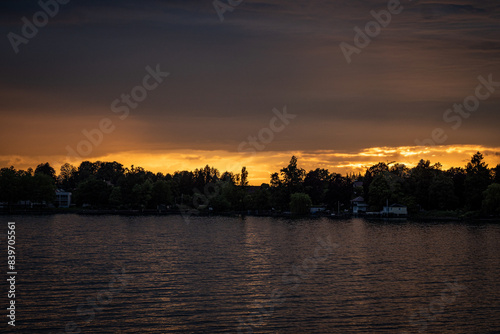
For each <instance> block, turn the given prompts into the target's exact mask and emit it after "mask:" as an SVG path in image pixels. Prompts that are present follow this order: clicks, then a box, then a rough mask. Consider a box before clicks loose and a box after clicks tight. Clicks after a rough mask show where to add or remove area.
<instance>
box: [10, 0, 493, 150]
mask: <svg viewBox="0 0 500 334" xmlns="http://www.w3.org/2000/svg"><path fill="white" fill-rule="evenodd" d="M401 4H402V6H403V7H404V10H403V11H402V12H401V13H400V14H398V15H393V16H392V19H391V22H390V24H389V25H388V26H387V27H385V28H383V29H381V31H380V34H379V35H378V36H376V37H374V38H373V40H372V41H371V43H370V45H368V46H367V47H366V48H363V49H362V50H360V53H359V54H353V56H352V57H353V62H352V63H351V64H350V65H348V64H347V62H346V60H345V58H344V55H343V54H342V51H341V50H340V47H339V43H340V42H347V43H350V44H353V39H354V30H353V29H354V27H355V26H358V27H361V28H364V26H365V24H366V23H367V22H369V21H371V20H374V18H373V17H372V15H371V14H370V11H371V10H375V11H380V10H384V9H386V7H387V2H384V1H382V2H381V1H375V0H370V1H361V0H349V1H348V0H342V1H326V0H324V1H323V0H318V1H305V2H291V1H283V0H280V1H273V2H270V1H264V0H256V1H243V2H242V3H241V4H240V5H239V6H237V7H235V8H234V10H233V11H232V12H226V13H225V14H224V17H225V20H224V22H220V21H219V18H218V16H217V14H216V11H215V9H214V8H213V5H212V2H211V1H185V0H183V1H181V0H178V1H159V0H158V1H154V0H147V1H140V2H138V1H118V0H116V1H106V2H102V1H70V2H69V3H68V4H67V5H61V6H60V11H59V13H58V14H57V15H56V16H55V17H54V18H51V19H50V22H49V23H48V24H47V26H45V27H43V28H40V30H39V32H38V34H37V36H36V37H34V38H33V39H30V40H29V42H28V44H26V45H24V44H22V45H20V52H19V54H15V53H14V52H13V49H12V47H11V45H10V43H9V40H8V39H7V38H6V37H4V38H3V42H2V43H1V45H0V48H1V49H0V50H1V52H0V70H1V72H2V76H1V77H0V115H1V116H0V117H2V123H1V125H0V131H1V132H2V133H3V136H5V138H7V137H8V138H13V139H15V140H14V142H17V143H19V144H18V145H19V146H17V147H7V146H3V147H1V150H0V154H14V153H15V152H23V154H30V152H31V153H32V154H35V153H37V154H38V152H40V151H43V152H44V154H50V153H53V154H61V153H63V152H61V151H64V147H65V145H75V143H76V142H78V140H79V138H81V131H82V130H83V129H85V128H89V127H91V126H93V124H96V122H98V121H99V119H100V118H103V117H110V118H112V119H113V120H116V121H117V130H116V132H114V133H113V134H110V135H109V136H108V137H107V138H106V141H105V142H104V143H103V145H102V146H100V147H99V148H98V149H96V154H98V153H99V154H101V153H102V154H104V153H105V152H106V150H109V151H119V150H121V149H122V148H121V146H120V145H123V146H126V147H128V148H130V147H133V148H141V147H142V148H143V149H145V150H148V149H158V148H160V149H174V148H175V149H189V148H191V149H206V150H209V149H223V150H228V151H236V150H237V147H238V144H239V143H240V142H241V141H242V140H245V138H247V137H248V136H249V135H255V134H257V133H258V131H259V130H260V129H262V128H263V127H266V126H268V124H269V121H270V119H271V117H273V114H272V112H271V110H272V109H273V108H275V107H276V108H279V109H280V108H281V107H282V106H284V105H287V106H288V108H289V110H290V112H292V113H294V114H297V115H298V116H297V119H296V120H294V121H293V122H292V124H291V125H290V127H287V129H286V131H283V132H282V133H280V134H279V135H276V137H275V139H274V141H273V142H272V143H270V144H269V145H268V146H267V147H266V150H269V151H276V152H277V151H287V150H293V149H300V150H304V151H307V150H321V149H336V150H347V151H349V150H359V149H362V148H364V147H371V146H394V145H410V144H412V143H413V142H414V140H415V138H423V137H425V136H428V135H429V133H430V132H431V131H432V130H433V129H434V128H436V127H442V128H445V129H446V130H447V131H449V133H450V135H449V138H450V139H449V144H482V145H492V146H495V145H496V144H498V136H497V135H496V133H497V130H496V128H495V127H496V124H498V123H499V121H500V116H499V114H498V112H497V111H498V107H499V106H500V101H499V97H498V96H500V95H498V94H499V92H496V93H495V95H494V96H492V97H491V98H490V99H489V100H488V101H486V102H484V104H482V106H481V109H480V110H479V111H478V112H477V113H476V114H474V116H473V117H471V118H470V119H467V120H464V123H463V125H462V127H461V128H460V129H459V130H457V131H453V130H450V129H449V125H448V124H446V123H444V122H443V113H444V111H445V110H446V109H447V108H450V107H451V106H452V105H453V104H454V103H461V102H462V101H463V100H464V98H466V97H467V96H468V95H470V94H473V92H474V89H475V87H476V85H477V84H478V82H477V77H478V76H479V75H483V76H486V75H488V74H490V73H492V74H493V78H495V80H498V81H500V72H499V69H500V66H499V65H500V64H499V59H500V57H499V56H500V48H499V45H500V40H499V37H498V31H499V30H500V20H499V17H500V16H499V15H500V5H499V4H496V3H494V2H477V1H444V0H443V1H413V2H412V3H410V2H408V1H401ZM39 10H40V7H39V5H38V4H37V2H35V1H32V2H31V1H22V2H21V1H5V2H1V3H0V13H1V14H0V34H1V35H3V36H7V34H8V33H9V32H15V33H20V31H21V27H22V22H21V18H22V17H23V16H25V17H27V18H31V17H32V16H33V14H34V13H35V12H36V11H39ZM156 64H160V66H161V68H162V69H163V70H164V71H168V72H170V73H171V75H170V76H169V77H168V78H167V79H166V80H165V82H164V83H162V84H161V85H160V86H159V87H158V88H157V89H155V90H154V91H151V92H149V93H148V98H147V99H146V100H145V101H143V102H141V103H140V105H139V107H138V108H137V109H134V110H133V112H132V113H131V115H130V117H129V118H128V119H126V120H124V121H123V122H121V121H118V120H117V117H116V115H115V114H114V113H113V112H112V111H111V109H110V104H111V102H112V101H114V100H115V99H116V98H118V97H120V95H121V94H123V93H129V92H130V90H131V89H132V88H133V87H134V86H136V85H139V84H141V83H142V79H143V77H144V75H145V74H146V70H145V67H146V66H148V65H149V66H155V65H156ZM14 116H15V117H14ZM22 119H26V120H27V121H20V120H22ZM37 124H38V125H39V126H37ZM447 127H448V128H447ZM54 134H57V135H54ZM27 138H29V140H28V139H27ZM36 138H38V139H36ZM2 140H4V137H2ZM33 141H36V143H37V145H29V143H30V142H33ZM41 146H43V148H41Z"/></svg>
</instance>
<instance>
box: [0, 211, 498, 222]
mask: <svg viewBox="0 0 500 334" xmlns="http://www.w3.org/2000/svg"><path fill="white" fill-rule="evenodd" d="M193 210H194V209H190V210H186V211H185V212H181V211H179V210H176V211H158V210H138V209H137V210H85V209H69V210H68V209H43V210H19V211H11V212H7V211H0V216H9V215H18V216H39V215H57V214H77V215H89V216H99V215H102V216H105V215H120V216H174V215H177V216H184V215H188V216H193V217H217V216H220V217H245V216H250V217H271V218H291V219H305V218H329V219H332V220H344V219H352V218H363V219H365V220H367V221H413V222H429V221H434V222H457V221H460V222H491V223H495V222H496V223H500V217H481V216H478V217H473V216H469V217H463V216H462V217H455V216H432V215H429V216H421V215H408V216H403V217H382V216H356V215H352V214H345V215H340V216H337V215H328V214H310V215H292V214H290V213H289V212H284V213H277V212H275V213H273V212H263V213H255V212H252V213H249V212H247V211H240V212H238V211H231V212H221V213H210V212H193Z"/></svg>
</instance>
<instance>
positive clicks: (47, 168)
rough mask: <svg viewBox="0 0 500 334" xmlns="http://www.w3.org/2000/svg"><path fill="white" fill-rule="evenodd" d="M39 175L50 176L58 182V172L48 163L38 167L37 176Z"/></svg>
mask: <svg viewBox="0 0 500 334" xmlns="http://www.w3.org/2000/svg"><path fill="white" fill-rule="evenodd" d="M37 174H45V175H47V176H50V177H51V178H52V179H53V180H54V181H56V180H57V177H56V171H55V169H54V168H52V166H51V165H50V164H49V163H48V162H46V163H44V164H39V165H38V166H36V169H35V175H37Z"/></svg>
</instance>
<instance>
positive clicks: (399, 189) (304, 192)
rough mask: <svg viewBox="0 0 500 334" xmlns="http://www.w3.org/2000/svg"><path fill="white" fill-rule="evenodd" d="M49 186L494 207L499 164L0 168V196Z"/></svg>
mask: <svg viewBox="0 0 500 334" xmlns="http://www.w3.org/2000/svg"><path fill="white" fill-rule="evenodd" d="M56 189H64V190H65V191H70V192H72V194H73V197H72V202H73V203H74V204H76V206H77V207H86V208H91V209H138V210H157V209H158V208H163V209H164V210H166V211H169V210H170V211H175V210H179V208H186V207H189V208H194V209H197V210H210V211H212V212H229V211H239V212H243V211H248V210H252V211H259V212H269V211H274V212H286V211H292V212H294V213H308V212H309V209H308V208H309V207H310V206H312V205H314V206H323V207H325V208H327V209H329V210H331V211H332V212H336V211H338V210H340V211H341V212H345V210H348V209H350V205H351V200H352V199H353V198H356V197H358V196H362V197H363V198H364V199H365V201H366V203H368V205H369V209H370V210H371V211H378V210H380V209H381V208H382V206H383V205H385V204H386V202H388V203H389V204H391V203H399V204H403V205H406V206H407V207H408V211H409V212H410V213H416V212H421V211H423V210H425V211H428V210H461V211H463V212H476V213H481V214H485V215H499V214H500V165H497V166H496V167H495V168H491V169H490V168H488V165H486V164H485V163H484V162H483V155H482V154H481V153H479V152H478V153H476V154H474V155H473V156H472V158H471V160H470V161H469V162H468V163H467V165H466V166H464V168H461V167H453V168H450V169H448V170H443V169H442V165H441V164H440V163H435V164H431V162H430V161H428V160H427V161H424V160H420V162H419V163H418V164H417V165H416V166H415V167H413V168H408V167H406V166H405V165H403V164H399V163H394V164H386V163H383V162H380V163H378V164H376V165H373V166H371V167H369V168H368V169H367V170H366V172H365V173H364V175H363V174H358V175H354V174H353V175H346V176H342V175H340V174H337V173H331V172H329V171H328V170H327V169H320V168H317V169H315V170H311V171H309V172H306V171H305V170H304V169H302V168H300V167H299V166H298V162H297V158H296V157H292V158H291V160H290V163H289V164H288V166H285V167H283V168H282V169H281V170H280V171H279V172H276V173H273V174H271V175H270V182H269V184H266V183H264V184H262V185H261V186H249V185H248V171H247V170H246V168H245V167H243V168H242V170H241V173H236V174H235V173H232V172H227V171H226V172H223V173H221V172H220V171H219V170H217V169H216V168H213V167H210V166H208V165H207V166H205V167H204V168H200V169H195V170H194V171H177V172H175V173H173V174H166V175H164V174H162V173H156V174H155V173H152V172H150V171H147V170H144V169H143V168H141V167H134V166H132V167H131V168H130V169H129V168H124V166H123V165H122V164H120V163H118V162H101V161H96V162H89V161H84V162H82V163H81V164H80V166H78V167H75V166H72V165H70V164H64V165H63V166H62V167H61V170H60V173H59V174H58V175H57V174H56V171H55V170H54V168H53V167H52V166H50V164H49V163H43V164H40V165H38V166H37V167H36V169H35V170H34V171H33V170H32V169H31V168H30V169H28V170H26V171H24V170H16V169H15V168H14V167H10V168H2V169H1V170H0V202H2V203H4V206H5V205H6V206H7V207H9V208H10V207H11V206H13V205H15V204H16V203H19V202H20V201H24V202H26V201H30V202H32V203H45V204H47V203H53V202H54V200H55V191H56Z"/></svg>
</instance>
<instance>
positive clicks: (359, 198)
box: [351, 196, 365, 202]
mask: <svg viewBox="0 0 500 334" xmlns="http://www.w3.org/2000/svg"><path fill="white" fill-rule="evenodd" d="M364 201H365V199H364V198H363V197H361V196H358V197H356V198H355V199H352V200H351V202H364Z"/></svg>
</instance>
